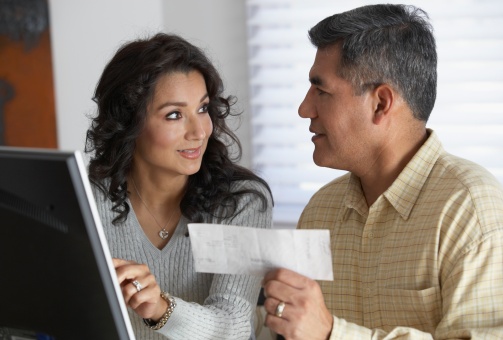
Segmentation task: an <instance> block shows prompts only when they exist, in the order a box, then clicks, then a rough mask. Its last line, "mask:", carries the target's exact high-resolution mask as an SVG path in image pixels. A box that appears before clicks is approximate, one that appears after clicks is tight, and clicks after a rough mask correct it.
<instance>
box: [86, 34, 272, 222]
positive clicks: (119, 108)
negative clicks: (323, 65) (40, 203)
mask: <svg viewBox="0 0 503 340" xmlns="http://www.w3.org/2000/svg"><path fill="white" fill-rule="evenodd" d="M190 71H198V72H200V73H201V74H202V75H203V77H204V80H205V82H206V88H207V91H208V96H209V99H210V102H209V106H208V112H209V115H210V117H211V121H212V123H213V131H212V134H211V136H210V138H209V140H208V146H207V149H206V152H205V154H204V156H203V161H202V165H201V169H200V170H199V171H198V172H197V173H196V174H194V175H191V176H189V179H188V184H187V188H186V192H185V194H184V196H183V198H182V201H181V203H180V209H181V211H182V214H183V215H184V216H185V217H187V218H188V219H189V220H190V221H192V222H203V220H204V214H205V213H206V214H210V215H211V216H215V217H218V218H227V217H232V216H234V215H236V214H237V213H238V211H237V207H238V202H239V197H240V196H242V195H244V194H250V193H252V194H256V195H258V196H259V197H260V199H261V201H262V206H263V208H264V209H265V208H266V206H267V198H266V197H265V196H264V194H263V193H262V192H260V191H257V190H251V189H250V190H241V191H238V192H231V190H230V188H231V184H232V182H234V181H240V180H252V181H257V182H260V183H262V184H263V185H264V186H265V187H266V188H267V189H268V190H269V193H270V192H271V191H270V188H269V186H268V185H267V183H266V182H265V181H264V180H263V179H261V178H260V177H258V176H257V175H255V174H254V173H252V172H251V171H250V170H248V169H246V168H244V167H241V166H239V165H237V164H236V163H235V162H236V161H237V160H239V158H240V157H241V150H242V149H241V144H240V142H239V140H238V138H237V137H236V135H235V134H234V133H233V132H232V131H231V130H230V129H229V127H228V126H227V124H226V121H225V119H226V117H228V116H229V115H237V113H232V112H231V106H232V105H233V104H234V103H235V97H232V96H229V97H226V98H224V97H222V95H223V83H222V79H221V78H220V75H219V74H218V72H217V70H216V69H215V67H214V66H213V65H212V63H211V62H210V60H209V59H208V58H207V57H206V56H205V54H204V53H203V52H202V51H201V50H200V49H199V48H197V47H196V46H194V45H192V44H190V43H189V42H187V41H186V40H184V39H183V38H181V37H179V36H177V35H168V34H164V33H158V34H156V35H155V36H153V37H151V38H147V39H139V40H135V41H132V42H129V43H126V44H124V45H123V46H122V47H120V48H119V50H118V51H117V53H116V54H115V56H114V57H113V58H112V60H111V61H110V62H109V63H108V65H107V66H106V67H105V69H104V71H103V74H102V75H101V78H100V80H99V82H98V84H97V86H96V90H95V93H94V97H93V100H94V101H95V102H96V103H97V106H98V108H97V114H96V115H95V117H92V123H91V126H90V128H89V129H88V131H87V138H86V146H85V151H86V152H87V153H93V155H92V157H91V160H90V163H89V179H90V181H91V182H92V183H93V184H95V185H96V186H97V187H98V188H100V189H101V191H102V192H103V193H104V194H105V195H106V196H107V197H108V198H109V199H110V200H111V201H112V202H113V211H115V212H116V213H117V214H118V216H117V217H116V218H115V219H114V223H117V222H120V221H124V220H125V219H126V217H127V215H128V213H129V211H130V207H129V205H128V204H127V201H126V198H127V193H128V191H127V190H128V183H127V180H126V178H127V176H128V174H129V172H130V171H131V168H132V161H133V153H134V150H135V141H136V138H137V137H138V136H139V135H140V134H141V132H142V130H143V127H144V122H145V118H146V114H147V105H148V103H149V101H151V100H152V98H153V95H154V91H155V87H156V84H157V81H158V80H159V78H160V77H161V76H163V75H166V74H170V73H173V72H184V73H188V72H190ZM231 146H235V147H236V148H235V151H234V153H233V155H234V157H231V153H230V151H229V148H230V147H231Z"/></svg>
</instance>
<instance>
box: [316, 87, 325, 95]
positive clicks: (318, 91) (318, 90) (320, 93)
mask: <svg viewBox="0 0 503 340" xmlns="http://www.w3.org/2000/svg"><path fill="white" fill-rule="evenodd" d="M316 92H317V93H318V95H320V96H321V95H322V94H325V93H326V92H325V91H323V90H320V89H318V88H317V89H316Z"/></svg>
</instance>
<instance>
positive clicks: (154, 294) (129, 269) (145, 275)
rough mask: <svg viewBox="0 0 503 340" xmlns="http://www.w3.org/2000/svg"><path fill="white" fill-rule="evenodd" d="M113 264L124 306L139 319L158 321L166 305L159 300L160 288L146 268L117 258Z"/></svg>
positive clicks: (163, 301) (162, 300)
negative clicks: (131, 310) (130, 309)
mask: <svg viewBox="0 0 503 340" xmlns="http://www.w3.org/2000/svg"><path fill="white" fill-rule="evenodd" d="M113 264H114V267H115V271H116V273H117V278H118V280H119V284H120V286H121V290H122V295H123V297H124V301H125V302H126V305H127V306H129V307H130V308H132V309H133V310H134V311H135V312H136V314H138V315H139V316H140V317H141V318H143V319H152V320H154V321H158V320H159V319H160V318H161V317H162V315H163V314H164V312H165V311H166V309H167V308H168V303H167V302H166V301H165V300H164V299H163V298H161V288H160V287H159V285H158V284H157V282H156V280H155V277H154V275H153V274H152V273H151V272H150V270H149V269H148V267H147V266H146V265H144V264H139V263H136V262H134V261H126V260H122V259H117V258H114V259H113ZM133 282H134V283H133Z"/></svg>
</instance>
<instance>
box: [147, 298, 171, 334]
mask: <svg viewBox="0 0 503 340" xmlns="http://www.w3.org/2000/svg"><path fill="white" fill-rule="evenodd" d="M161 297H162V298H163V299H164V300H166V302H167V303H168V308H167V309H166V312H164V314H163V315H162V316H161V318H160V319H159V321H157V323H156V322H155V321H153V320H152V319H143V323H145V325H146V326H147V327H149V328H150V329H153V330H155V331H156V330H158V329H161V328H162V327H163V326H164V325H165V324H166V322H168V319H169V317H170V316H171V313H173V310H174V309H175V307H176V302H175V299H174V298H173V297H172V296H171V295H169V293H166V292H161Z"/></svg>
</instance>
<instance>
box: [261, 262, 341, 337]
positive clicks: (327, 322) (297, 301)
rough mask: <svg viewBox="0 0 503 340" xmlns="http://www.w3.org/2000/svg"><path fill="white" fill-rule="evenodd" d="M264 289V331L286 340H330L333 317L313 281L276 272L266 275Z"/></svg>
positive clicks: (293, 274)
mask: <svg viewBox="0 0 503 340" xmlns="http://www.w3.org/2000/svg"><path fill="white" fill-rule="evenodd" d="M263 287H264V294H265V296H266V300H265V302H264V308H265V310H266V311H267V316H266V319H265V324H266V326H267V327H269V328H270V329H272V330H273V331H274V332H276V333H278V334H281V335H283V336H284V337H285V338H286V339H287V340H290V339H292V340H295V339H320V340H326V339H328V338H329V336H330V332H331V331H332V325H333V317H332V314H330V311H329V310H328V309H327V307H326V306H325V301H324V300H323V294H322V293H321V289H320V286H319V285H318V283H317V282H316V281H313V280H311V279H309V278H307V277H305V276H302V275H300V274H297V273H295V272H293V271H291V270H287V269H278V270H274V271H271V272H269V273H267V274H266V276H265V277H264V281H263ZM280 302H284V303H285V307H284V309H283V313H282V315H281V317H278V316H276V315H275V314H276V310H277V307H278V304H279V303H280Z"/></svg>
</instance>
